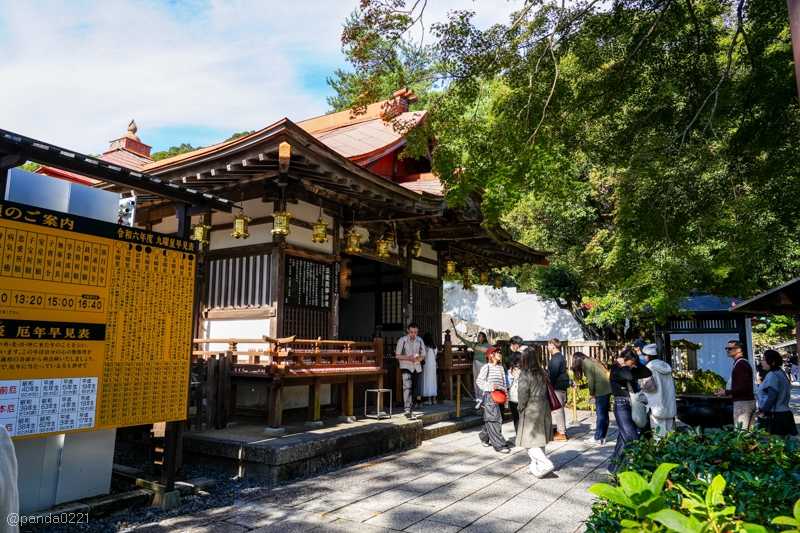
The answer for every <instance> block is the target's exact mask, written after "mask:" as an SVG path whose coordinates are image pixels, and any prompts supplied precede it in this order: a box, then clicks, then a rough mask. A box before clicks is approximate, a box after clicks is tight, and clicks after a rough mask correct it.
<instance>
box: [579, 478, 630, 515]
mask: <svg viewBox="0 0 800 533" xmlns="http://www.w3.org/2000/svg"><path fill="white" fill-rule="evenodd" d="M589 492H591V493H592V494H597V495H598V496H600V497H602V498H605V499H607V500H611V501H612V502H614V503H617V504H619V505H622V506H623V507H627V508H629V509H631V510H633V509H635V508H636V504H635V503H633V501H632V500H631V499H630V498H629V497H628V496H627V495H626V494H625V493H624V492H622V491H621V490H620V489H618V488H616V487H612V486H611V485H607V484H606V483H598V484H597V485H593V486H592V487H591V488H590V489H589Z"/></svg>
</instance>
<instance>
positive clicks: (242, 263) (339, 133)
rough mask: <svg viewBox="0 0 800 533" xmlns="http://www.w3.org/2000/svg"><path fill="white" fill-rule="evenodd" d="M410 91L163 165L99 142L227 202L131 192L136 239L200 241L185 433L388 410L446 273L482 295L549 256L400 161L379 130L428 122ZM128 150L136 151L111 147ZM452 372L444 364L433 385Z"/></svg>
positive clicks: (387, 134) (432, 320)
mask: <svg viewBox="0 0 800 533" xmlns="http://www.w3.org/2000/svg"><path fill="white" fill-rule="evenodd" d="M412 94H413V92H411V91H405V90H403V91H399V92H398V93H396V94H395V97H394V98H393V99H390V100H387V101H384V102H379V103H376V104H373V105H371V106H369V107H368V109H367V111H366V114H364V115H361V116H357V117H354V116H352V115H351V113H350V112H349V111H345V112H340V113H333V114H329V115H324V116H321V117H317V118H313V119H310V120H305V121H302V122H297V123H295V122H292V121H291V120H289V119H283V120H281V121H279V122H277V123H275V124H273V125H271V126H268V127H266V128H264V129H262V130H260V131H257V132H255V133H253V134H250V135H248V136H245V137H240V138H237V139H234V140H231V141H227V142H224V143H221V144H217V145H214V146H209V147H207V148H202V149H198V150H195V151H193V152H189V153H185V154H182V155H178V156H175V157H171V158H168V159H163V160H160V161H153V160H150V159H149V157H147V156H148V155H149V152H150V148H149V147H148V146H146V145H144V144H143V143H142V141H140V140H139V139H138V137H136V135H135V128H134V130H133V133H129V135H128V137H127V138H123V139H120V140H118V141H114V142H112V146H111V148H112V151H111V152H108V153H107V154H106V155H104V156H103V157H105V158H109V157H110V156H114V159H113V161H114V164H116V165H119V166H125V167H126V168H129V169H131V170H134V171H136V172H138V173H141V174H142V175H144V176H149V177H151V178H157V179H159V180H162V181H163V182H165V183H167V184H168V185H170V186H171V187H178V188H181V189H187V190H191V191H192V192H194V193H197V192H199V193H202V194H208V195H213V196H214V197H219V198H223V199H227V200H231V201H233V202H235V203H236V205H237V207H236V208H234V209H233V213H226V212H222V211H213V212H212V210H211V209H210V208H205V209H203V208H196V207H195V208H187V209H188V210H183V208H180V207H179V204H178V203H176V202H175V201H174V200H170V199H167V198H164V197H163V196H156V195H148V194H147V193H146V192H138V193H135V194H136V195H137V197H136V212H135V224H136V226H138V227H141V228H146V229H149V230H152V231H156V232H159V233H166V234H176V233H177V232H178V230H179V223H180V219H179V218H180V217H176V213H177V214H178V215H183V216H184V219H183V220H184V222H183V223H184V224H185V223H186V217H188V216H190V215H191V221H190V222H191V225H192V231H193V235H194V238H195V239H196V240H198V241H199V242H200V243H201V246H199V250H200V252H199V253H198V268H197V273H198V275H197V285H196V291H195V298H196V304H195V334H194V337H195V339H194V346H193V350H194V353H193V362H192V367H191V375H192V376H193V378H192V379H193V380H196V381H197V383H195V385H198V384H199V383H203V386H202V387H200V386H196V387H194V388H193V389H192V390H191V391H190V398H191V400H190V406H194V409H195V411H192V407H190V414H191V413H193V415H192V416H194V417H195V420H196V422H197V423H196V424H194V425H195V426H196V427H201V423H200V422H201V421H202V423H205V424H206V427H225V423H226V421H227V422H230V421H231V420H232V419H233V417H235V416H236V415H237V413H239V414H240V415H241V414H242V413H245V414H259V413H260V414H261V415H262V416H264V415H266V414H268V415H269V425H270V426H271V427H278V426H280V424H281V413H282V411H283V410H284V409H290V408H308V419H309V420H310V421H316V420H319V418H320V406H325V405H336V406H337V407H341V409H342V412H343V414H344V415H352V414H353V407H354V403H355V404H359V403H361V402H363V401H364V400H363V398H364V390H365V389H367V388H376V387H386V388H390V389H393V390H394V400H395V401H397V400H398V399H401V398H402V393H401V391H400V390H399V383H400V379H399V373H398V372H397V371H396V367H397V365H396V360H395V359H394V346H395V344H396V342H397V339H398V338H399V337H400V336H402V335H403V334H404V329H405V327H406V326H407V325H408V324H409V323H410V322H412V321H413V322H416V323H417V324H419V328H420V335H423V334H424V333H430V334H431V335H433V337H434V339H437V343H441V339H442V323H441V316H442V276H443V275H445V274H446V273H447V271H448V268H450V272H453V269H455V271H456V272H458V273H462V274H463V273H464V272H465V270H469V271H470V272H471V273H472V274H474V275H475V276H479V275H480V276H481V282H482V283H484V284H487V283H488V284H492V283H499V282H500V279H499V277H498V278H497V280H495V277H494V274H491V277H490V273H491V272H493V271H495V269H498V268H500V267H504V266H509V265H519V264H535V265H547V264H548V261H547V255H548V252H541V251H537V250H534V249H531V248H528V247H526V246H523V245H521V244H519V243H517V242H515V241H514V240H513V239H512V237H511V236H510V235H509V234H508V233H507V232H505V231H504V230H503V229H502V228H501V227H499V226H498V225H484V220H483V217H482V214H481V211H480V207H479V206H480V203H481V198H480V195H479V194H473V195H472V196H471V197H470V198H469V200H468V203H467V205H465V206H448V205H447V203H446V202H445V201H444V197H443V186H442V184H441V183H440V181H439V179H438V178H437V177H436V176H435V175H433V174H432V173H431V165H430V160H429V159H427V158H424V157H423V158H420V159H403V158H400V157H399V156H400V154H401V152H402V151H403V149H404V148H405V146H406V140H405V138H404V136H403V135H402V134H401V133H398V132H397V131H396V129H395V128H394V125H393V122H392V119H395V120H397V121H402V122H403V123H405V124H410V125H412V127H414V126H418V125H420V124H422V123H423V122H424V121H425V119H426V112H425V111H419V112H410V111H408V109H409V104H410V103H412V102H413V101H414V99H413V96H412ZM126 139H127V140H126ZM132 139H135V141H133V142H132V145H133V148H126V147H125V146H123V145H120V142H122V143H123V144H125V143H130V141H131V140H132ZM142 146H144V148H142ZM101 159H103V158H102V157H101ZM95 186H103V184H102V183H99V184H97V185H95ZM106 188H107V190H112V191H118V192H120V193H124V194H130V190H131V188H130V187H123V186H119V185H108V186H107V187H106ZM470 269H471V270H470ZM278 339H280V340H281V341H280V342H276V340H278ZM451 359H452V357H451ZM446 363H448V364H446ZM452 366H453V363H452V360H450V361H447V362H445V361H444V360H442V361H441V362H440V370H439V371H440V373H441V375H442V376H444V374H445V373H447V372H448V368H449V369H450V371H452V370H453V368H452ZM462 366H464V367H465V368H464V370H465V371H466V370H467V368H466V367H467V366H468V365H467V364H466V363H465V364H463V365H462ZM469 369H470V371H471V365H469ZM450 377H451V378H452V372H451V374H450ZM442 379H443V380H444V377H442ZM201 388H202V390H201ZM443 388H444V387H443ZM451 392H452V390H450V391H443V390H441V389H440V394H443V395H447V396H449V394H450V393H451ZM359 400H360V401H359ZM203 405H205V406H206V408H205V411H204V408H203Z"/></svg>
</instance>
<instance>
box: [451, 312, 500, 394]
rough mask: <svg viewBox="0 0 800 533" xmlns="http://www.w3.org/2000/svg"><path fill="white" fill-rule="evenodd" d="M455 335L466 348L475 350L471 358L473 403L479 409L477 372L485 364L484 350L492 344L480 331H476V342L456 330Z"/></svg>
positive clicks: (479, 391)
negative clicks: (474, 402) (473, 388)
mask: <svg viewBox="0 0 800 533" xmlns="http://www.w3.org/2000/svg"><path fill="white" fill-rule="evenodd" d="M454 329H455V328H454ZM456 337H458V338H459V339H461V342H463V343H464V344H465V345H466V346H467V348H472V349H473V350H474V351H475V355H474V356H473V358H472V379H473V382H474V383H475V401H476V402H477V403H476V404H475V409H480V408H481V404H482V403H483V391H482V390H481V389H480V387H478V374H480V373H481V369H482V368H483V365H485V364H486V351H487V350H488V349H489V348H491V347H492V345H491V344H489V338H488V337H486V333H484V332H482V331H481V332H480V333H478V337H477V338H476V342H470V341H468V340H467V339H465V338H464V337H462V336H461V335H459V334H458V331H456Z"/></svg>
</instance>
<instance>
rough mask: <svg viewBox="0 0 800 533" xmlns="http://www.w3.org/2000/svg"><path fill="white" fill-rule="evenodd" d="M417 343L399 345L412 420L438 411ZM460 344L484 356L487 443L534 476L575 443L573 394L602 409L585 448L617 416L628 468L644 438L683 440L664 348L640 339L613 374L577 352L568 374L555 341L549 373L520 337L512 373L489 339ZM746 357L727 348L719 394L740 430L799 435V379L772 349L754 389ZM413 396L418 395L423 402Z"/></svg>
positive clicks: (479, 382)
mask: <svg viewBox="0 0 800 533" xmlns="http://www.w3.org/2000/svg"><path fill="white" fill-rule="evenodd" d="M418 334H419V328H418V327H417V326H416V324H411V325H410V326H409V328H408V335H406V336H405V337H403V338H401V339H400V340H399V341H398V343H397V351H396V354H397V356H398V359H399V361H400V369H401V372H402V373H403V380H402V381H403V399H404V402H405V406H406V416H411V409H412V408H415V407H419V406H420V405H421V397H426V398H428V400H427V401H425V402H424V403H425V404H430V403H436V396H437V390H436V385H437V382H436V355H437V353H438V350H437V347H436V345H435V342H434V339H433V337H432V336H431V335H430V334H425V336H424V339H423V340H420V339H419V337H418ZM456 336H457V337H458V338H459V339H461V340H462V342H464V344H465V345H466V346H467V347H468V348H470V349H472V350H473V351H474V353H475V356H474V362H473V373H474V382H475V399H476V402H477V403H476V408H483V418H484V426H483V429H482V431H481V432H480V435H479V438H480V441H481V443H483V445H484V446H486V447H489V446H491V447H492V448H494V450H495V451H497V452H498V453H503V454H507V453H510V447H512V446H514V445H516V446H521V447H523V448H525V449H526V450H527V451H528V454H529V456H530V458H531V464H530V467H529V469H528V471H529V472H530V473H531V474H533V475H534V476H538V477H541V476H544V475H547V474H548V473H549V472H551V471H552V470H553V463H552V461H550V460H549V459H548V458H547V455H546V453H545V447H546V445H547V443H548V442H551V441H554V440H561V441H564V440H567V427H566V426H567V425H566V415H565V412H564V406H565V405H566V403H567V398H568V396H567V391H568V390H569V389H570V388H575V389H588V392H589V403H590V404H593V405H594V406H595V410H596V414H597V424H596V428H595V432H594V435H592V436H591V437H588V438H587V439H585V440H584V442H585V443H586V444H591V445H595V444H604V443H605V442H606V438H607V435H608V428H609V423H610V416H609V412H610V411H612V410H613V413H614V419H615V421H616V424H617V428H618V436H617V440H616V445H615V448H614V452H613V454H612V457H613V458H622V459H623V460H624V456H625V448H626V446H627V445H628V444H629V443H631V442H633V441H635V440H637V439H640V438H653V439H662V438H666V437H667V436H668V435H669V434H670V433H672V432H673V431H675V422H674V421H675V417H676V416H677V412H678V407H677V399H676V389H675V380H674V378H673V369H672V367H671V366H670V365H669V364H668V363H667V362H666V361H664V360H662V358H661V357H660V354H659V353H658V350H657V348H656V345H655V344H648V343H646V342H645V341H644V340H641V339H639V340H636V341H634V342H633V343H631V344H630V345H629V346H626V347H625V348H624V349H623V350H622V351H621V353H620V354H619V357H617V359H616V360H615V361H614V364H613V365H611V366H610V367H607V366H606V365H605V363H604V362H603V361H601V360H599V359H595V358H592V357H589V356H587V355H586V354H584V353H582V352H575V353H572V355H571V356H570V357H569V366H568V358H567V357H565V356H564V354H563V353H562V344H561V342H560V341H559V340H558V339H550V341H548V343H547V347H546V349H547V353H548V354H549V357H548V359H547V363H546V365H545V363H544V361H543V360H541V358H540V356H539V355H538V354H537V351H536V350H535V349H534V348H531V347H528V346H525V345H524V343H523V340H522V338H521V337H519V336H514V337H511V339H510V340H509V345H510V347H511V355H510V356H509V357H508V358H507V360H506V361H505V366H504V361H503V360H502V355H501V351H500V348H498V347H496V346H494V345H493V344H492V343H491V342H490V341H489V338H488V337H487V336H486V334H485V333H483V332H480V333H478V335H477V336H476V339H475V341H470V340H468V339H465V338H464V337H463V336H462V335H460V334H459V333H456ZM745 350H746V347H745V345H744V344H743V343H741V342H740V341H730V342H729V343H728V346H727V347H726V353H727V355H728V356H729V357H730V358H731V359H733V369H732V371H731V378H730V381H729V382H728V384H727V386H726V387H725V388H724V389H723V388H720V389H719V390H718V391H717V393H716V394H717V395H718V396H730V397H731V399H732V403H733V411H734V424H735V426H736V428H737V429H740V430H749V429H764V430H766V431H767V432H768V433H770V434H772V435H779V436H787V435H797V434H798V432H797V427H796V425H795V423H794V417H793V414H792V412H791V409H790V408H789V399H790V395H791V387H792V380H795V379H797V378H796V377H795V376H791V377H789V376H787V373H785V372H784V371H783V364H784V360H783V358H781V356H780V354H778V352H776V351H774V350H767V351H766V352H765V353H764V355H763V361H762V363H761V366H762V369H761V372H762V376H763V379H762V381H761V385H760V386H759V387H758V389H757V390H754V386H753V385H754V381H753V367H752V366H751V365H750V363H749V361H748V360H747V356H746V353H745ZM794 357H795V359H788V358H787V363H788V364H789V365H790V366H791V368H792V369H793V370H792V371H793V372H794V373H797V359H796V356H794ZM418 382H419V388H417V387H418V385H417V383H418ZM412 392H416V395H417V396H416V398H417V401H416V402H414V401H413V394H412ZM548 393H549V394H548ZM612 398H613V401H612ZM505 404H507V405H508V410H509V411H510V413H511V418H512V421H513V424H514V434H515V435H514V436H513V437H511V438H509V439H507V440H506V438H505V437H504V436H503V433H502V423H503V407H504V405H505ZM553 415H555V416H553ZM553 418H555V428H554V427H553ZM619 462H620V463H621V462H622V461H619ZM620 468H621V467H620V466H619V465H615V466H612V467H610V468H609V473H611V474H614V473H616V472H617V471H618V470H619V469H620Z"/></svg>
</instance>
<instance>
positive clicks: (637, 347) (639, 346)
mask: <svg viewBox="0 0 800 533" xmlns="http://www.w3.org/2000/svg"><path fill="white" fill-rule="evenodd" d="M645 346H647V343H646V342H645V341H644V340H642V339H637V340H635V341H633V351H635V352H636V355H638V356H639V362H640V363H642V365H644V366H647V361H646V360H645V358H644V352H643V351H642V350H644V347H645Z"/></svg>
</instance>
